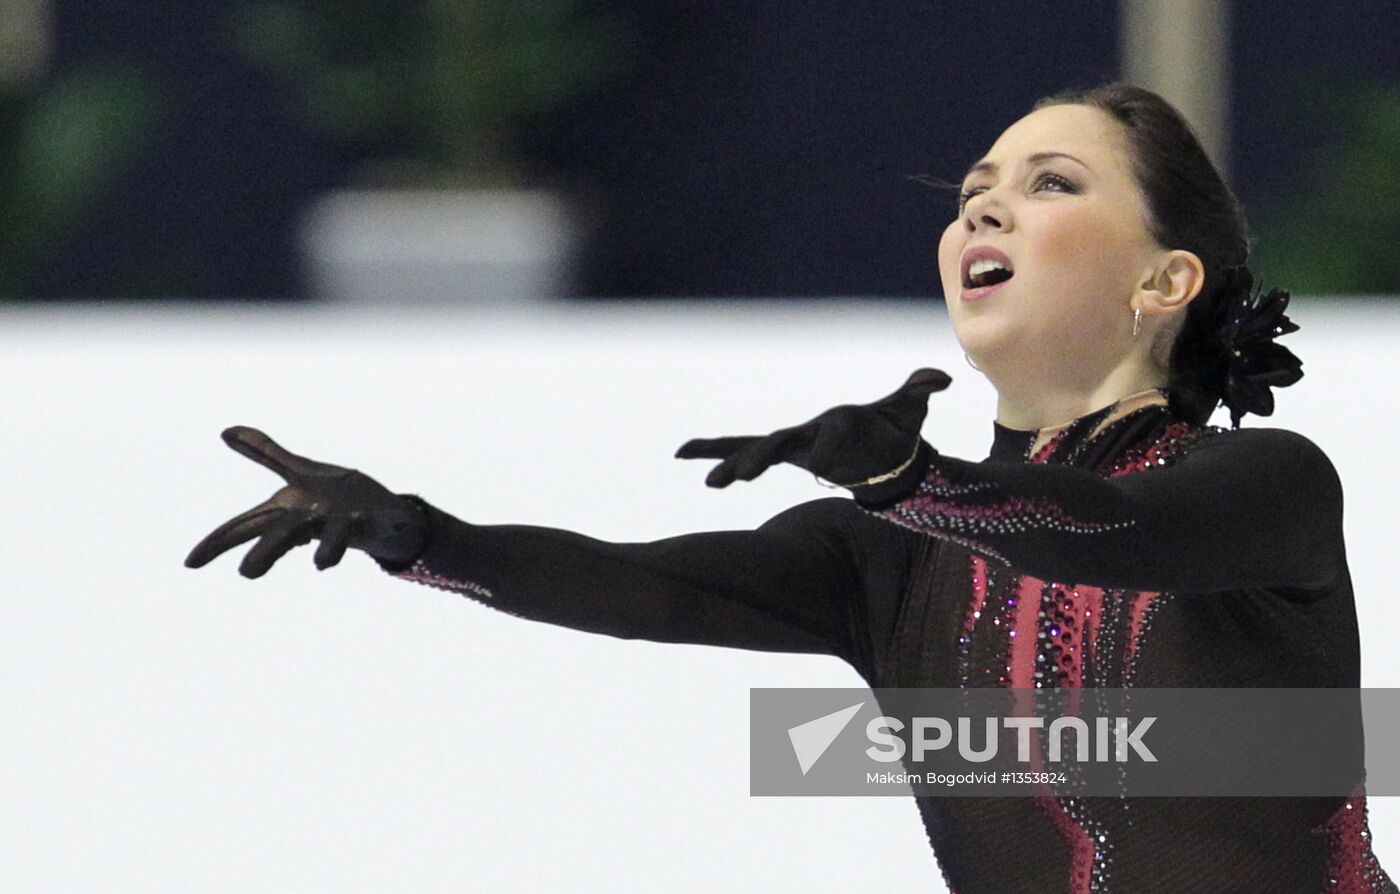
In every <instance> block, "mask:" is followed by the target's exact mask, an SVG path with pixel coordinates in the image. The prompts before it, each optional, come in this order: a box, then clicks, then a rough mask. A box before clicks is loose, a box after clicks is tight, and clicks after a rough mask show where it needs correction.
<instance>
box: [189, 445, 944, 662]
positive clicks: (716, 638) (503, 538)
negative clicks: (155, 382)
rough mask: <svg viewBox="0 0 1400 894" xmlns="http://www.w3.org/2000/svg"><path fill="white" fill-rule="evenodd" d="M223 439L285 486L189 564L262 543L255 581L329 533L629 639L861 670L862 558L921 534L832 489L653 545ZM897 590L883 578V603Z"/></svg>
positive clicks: (253, 559) (249, 570)
mask: <svg viewBox="0 0 1400 894" xmlns="http://www.w3.org/2000/svg"><path fill="white" fill-rule="evenodd" d="M223 439H224V441H225V442H226V443H227V444H228V445H229V446H230V447H232V448H233V449H234V450H236V451H238V452H239V453H241V454H243V455H244V456H246V457H248V458H249V459H251V460H253V461H255V462H257V463H259V464H261V465H263V466H266V467H267V468H269V469H271V470H272V471H274V472H276V473H277V474H278V475H280V476H282V478H283V479H284V480H285V481H286V486H285V487H283V488H281V489H280V490H278V491H277V492H276V493H274V494H273V495H272V497H270V498H269V499H267V500H264V501H263V502H262V503H259V504H258V505H257V506H254V507H253V508H252V509H249V510H247V511H245V512H243V513H240V514H239V515H237V516H234V517H233V518H231V519H229V520H228V521H226V522H224V523H223V524H222V525H220V526H219V527H217V528H216V529H214V531H212V532H211V533H210V534H208V535H207V536H206V537H205V538H204V539H203V540H201V541H200V542H199V543H198V544H196V545H195V547H194V549H192V550H191V551H190V553H189V555H188V556H187V557H186V559H185V564H186V565H187V566H188V567H190V568H200V567H203V566H204V565H206V564H208V563H209V562H211V561H213V560H214V559H215V558H217V557H218V556H219V555H221V554H223V553H224V552H227V551H228V550H230V549H232V548H234V547H236V546H238V545H239V544H242V543H246V542H247V541H249V540H254V539H256V540H257V543H256V544H254V546H253V547H252V549H250V550H249V551H248V552H247V554H246V555H245V556H244V557H243V560H242V562H240V563H239V573H241V574H243V575H244V576H245V577H249V578H258V577H262V576H263V575H264V574H266V573H267V572H268V571H269V570H270V569H271V567H272V566H273V564H275V563H276V562H277V561H278V560H279V559H281V558H282V556H284V555H286V554H287V553H288V552H290V551H291V550H293V549H295V548H296V547H298V546H302V545H304V544H307V543H309V542H311V541H312V540H319V541H320V544H319V545H318V546H317V548H316V552H315V556H314V560H315V563H316V567H317V568H321V569H325V568H329V567H331V566H333V565H335V564H337V563H338V562H339V561H340V559H341V557H342V556H343V555H344V554H345V551H346V550H347V549H351V548H353V549H358V550H361V551H363V552H365V553H367V554H368V555H370V556H371V557H373V558H374V559H375V561H377V562H378V563H379V564H380V565H381V567H383V568H384V569H385V570H388V571H391V572H392V573H395V574H398V575H399V576H401V577H405V578H408V579H411V580H417V581H420V582H422V583H425V584H430V585H435V586H440V587H443V588H445V589H449V590H453V591H455V592H459V593H463V594H465V595H468V596H470V597H472V598H474V599H476V600H478V601H480V602H484V603H486V604H488V605H491V606H494V607H496V608H499V609H502V610H504V611H507V612H510V613H512V614H515V615H519V616H521V617H526V618H532V619H534V620H539V621H546V622H549V623H552V624H561V625H564V626H568V627H574V628H577V629H579V630H586V631H590V632H594V633H606V634H610V635H612V636H618V637H624V638H629V639H630V638H645V639H651V640H657V641H661V642H689V643H705V644H711V645H723V646H734V647H738V648H747V649H759V650H768V651H783V652H818V653H827V654H832V655H837V656H840V657H842V658H845V659H846V660H847V661H849V662H851V663H852V664H855V665H856V666H857V668H858V669H861V668H862V667H863V665H862V664H859V663H858V662H859V661H860V660H861V659H860V656H861V655H868V645H867V644H868V642H869V635H868V634H867V633H865V632H864V631H866V630H867V629H868V625H867V621H866V617H867V616H866V605H865V601H864V600H865V587H864V581H863V575H862V569H863V568H866V567H870V566H871V565H872V564H875V565H880V564H881V561H882V560H881V559H880V558H879V557H876V558H875V559H871V558H870V557H869V556H868V555H867V554H866V550H868V549H869V548H872V547H873V548H875V549H877V550H881V551H882V552H881V555H883V554H884V552H887V551H888V550H889V549H895V550H899V549H907V547H908V539H909V538H907V537H891V536H888V532H887V531H886V530H885V528H886V526H883V525H881V524H880V523H879V522H878V521H874V520H872V519H870V518H869V517H868V516H867V515H865V514H864V513H862V512H861V511H860V509H859V508H858V507H857V506H855V505H854V504H852V503H851V502H850V501H849V500H842V499H834V498H833V499H824V500H814V501H811V502H808V503H803V504H801V505H799V506H795V507H793V508H791V509H788V510H786V511H784V512H781V513H779V514H778V515H776V516H774V517H773V518H771V519H769V520H768V521H767V522H765V523H764V524H762V525H760V526H759V527H758V528H757V529H755V530H749V531H714V532H706V533H698V534H687V535H682V536H678V537H671V538H667V539H664V540H658V541H655V542H651V543H607V542H604V541H601V540H595V539H593V538H591V537H586V536H584V535H582V534H576V533H573V532H571V531H562V530H558V529H553V528H542V527H532V526H528V525H472V524H468V523H467V522H464V521H461V520H460V519H457V518H454V517H452V516H451V515H448V514H447V513H445V512H443V511H441V510H440V509H437V508H436V507H434V506H432V505H430V504H428V503H426V502H425V501H423V500H421V499H419V498H417V497H413V496H404V495H398V494H394V493H392V492H391V491H389V490H388V489H386V488H385V487H384V486H383V485H381V484H379V483H378V482H377V481H375V480H374V479H372V478H370V477H369V476H367V475H365V474H363V473H362V472H359V471H358V470H355V469H350V468H346V467H344V466H338V465H333V464H330V463H324V462H319V461H317V460H313V459H308V458H307V457H304V456H298V455H297V454H294V453H291V452H289V451H287V450H286V449H284V448H283V447H282V446H281V445H279V444H277V443H276V442H275V441H273V440H272V439H271V438H269V437H268V436H267V435H266V434H264V433H263V432H260V431H258V430H257V429H253V428H248V427H246V426H234V427H232V428H229V429H226V430H225V431H224V432H223ZM916 540H917V538H916ZM896 589H897V588H894V587H884V588H882V592H884V591H888V592H885V597H886V601H889V599H890V598H893V597H892V594H894V593H895V591H896ZM889 614H890V612H889V611H888V610H885V611H882V612H881V613H880V617H882V618H886V617H888V616H889Z"/></svg>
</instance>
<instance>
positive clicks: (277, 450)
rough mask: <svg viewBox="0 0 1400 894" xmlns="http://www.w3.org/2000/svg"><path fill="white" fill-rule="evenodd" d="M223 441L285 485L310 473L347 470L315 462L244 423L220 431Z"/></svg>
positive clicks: (311, 474) (300, 479)
mask: <svg viewBox="0 0 1400 894" xmlns="http://www.w3.org/2000/svg"><path fill="white" fill-rule="evenodd" d="M220 437H222V438H223V439H224V443H225V444H228V445H229V446H230V447H232V448H233V449H234V450H236V451H238V452H239V453H241V454H243V455H244V456H246V457H248V458H249V459H251V460H252V461H253V462H255V463H258V464H259V465H262V466H266V467H267V468H269V469H271V470H272V471H274V472H276V473H277V474H278V475H281V476H282V477H283V478H284V479H286V481H287V483H288V484H296V483H299V482H301V481H302V480H304V479H305V478H307V477H309V476H313V475H325V474H327V473H330V472H339V471H347V470H346V469H345V468H344V467H343V466H335V465H331V464H330V463H322V462H317V461H316V460H314V459H307V458H306V457H304V456H298V455H296V454H295V453H291V452H290V451H288V450H286V449H284V448H283V447H282V446H281V445H280V444H278V443H277V442H276V441H274V440H272V439H271V438H269V437H268V436H267V435H265V434H263V433H262V432H260V431H258V430H257V429H256V428H249V427H248V426H246V425H234V426H231V427H229V428H226V429H224V430H223V432H222V434H221V435H220Z"/></svg>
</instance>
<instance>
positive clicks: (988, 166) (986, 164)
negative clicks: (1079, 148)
mask: <svg viewBox="0 0 1400 894" xmlns="http://www.w3.org/2000/svg"><path fill="white" fill-rule="evenodd" d="M1049 158H1068V159H1069V160H1070V161H1073V162H1078V163H1079V164H1081V165H1084V167H1085V168H1088V167H1089V166H1088V165H1086V164H1084V162H1082V161H1079V159H1077V158H1075V157H1074V156H1073V155H1070V154H1069V153H1068V152H1037V153H1036V154H1034V155H1032V156H1030V157H1029V158H1027V159H1026V161H1028V162H1030V163H1031V164H1033V165H1034V164H1040V163H1041V162H1042V161H1045V160H1046V159H1049ZM983 171H986V172H987V173H988V174H995V173H996V172H997V166H996V162H991V161H987V160H986V159H985V158H984V159H982V160H981V161H979V162H977V163H976V164H975V165H973V166H972V167H970V168H968V169H967V173H966V174H963V179H964V180H966V179H967V178H968V177H971V176H972V175H973V174H980V173H981V172H983Z"/></svg>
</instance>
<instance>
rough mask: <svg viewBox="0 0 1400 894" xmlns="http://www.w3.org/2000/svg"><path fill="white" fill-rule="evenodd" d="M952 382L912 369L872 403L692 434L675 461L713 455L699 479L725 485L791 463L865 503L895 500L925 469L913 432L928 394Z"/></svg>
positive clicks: (923, 448)
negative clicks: (788, 423)
mask: <svg viewBox="0 0 1400 894" xmlns="http://www.w3.org/2000/svg"><path fill="white" fill-rule="evenodd" d="M951 382H952V379H951V377H949V375H948V374H947V373H945V372H943V371H942V370H940V369H919V370H915V371H914V373H913V374H912V375H910V376H909V378H908V380H906V381H905V383H904V384H903V385H901V386H900V387H899V389H898V390H896V391H895V392H893V393H892V394H889V395H887V396H886V397H883V398H881V399H880V400H877V401H875V402H874V403H870V404H860V405H857V404H842V405H841V406H838V407H833V408H832V409H830V410H827V411H826V412H825V413H822V414H821V415H819V416H817V417H815V418H814V419H812V420H810V421H808V422H805V423H803V424H802V425H797V426H793V427H791V428H782V429H779V430H777V431H775V432H773V433H772V434H770V435H746V436H738V437H728V438H697V439H694V440H691V441H687V442H686V443H685V444H683V445H681V448H680V449H679V450H677V451H676V457H677V458H679V459H719V460H723V462H721V463H720V464H719V465H717V466H715V467H714V468H713V469H711V470H710V474H709V475H708V476H706V478H705V483H706V484H708V485H709V486H710V487H727V486H728V485H729V484H731V483H733V482H734V480H735V479H740V480H743V481H752V480H753V479H755V478H757V477H758V476H759V475H761V474H763V472H764V471H765V470H766V469H768V468H769V467H770V466H773V465H776V464H778V463H783V462H785V463H791V464H792V465H795V466H797V467H799V468H802V469H806V470H807V471H809V472H811V473H812V474H813V475H816V476H818V477H819V478H825V479H826V480H827V481H831V482H833V483H835V484H837V485H839V486H841V487H845V488H847V489H849V490H850V491H851V492H852V494H854V495H855V497H856V499H857V501H859V502H861V503H862V504H865V505H879V504H888V503H892V502H897V501H898V500H899V499H902V498H903V497H904V496H907V495H908V494H909V493H911V492H912V491H913V490H914V489H915V488H916V487H917V486H918V483H919V482H920V481H921V480H923V477H924V473H925V472H926V471H927V469H928V460H929V453H930V451H932V449H933V448H931V447H929V446H928V444H927V443H925V442H924V440H923V438H921V437H920V436H919V429H920V427H921V426H922V425H923V422H924V418H925V417H926V416H927V415H928V396H929V395H930V394H932V393H933V392H935V391H942V390H943V389H945V388H947V387H948V385H949V383H951Z"/></svg>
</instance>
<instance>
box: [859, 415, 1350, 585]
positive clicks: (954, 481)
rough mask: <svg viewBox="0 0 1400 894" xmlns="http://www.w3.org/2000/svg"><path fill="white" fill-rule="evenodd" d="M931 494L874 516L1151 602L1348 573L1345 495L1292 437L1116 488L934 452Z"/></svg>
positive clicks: (1218, 443)
mask: <svg viewBox="0 0 1400 894" xmlns="http://www.w3.org/2000/svg"><path fill="white" fill-rule="evenodd" d="M925 446H926V449H927V452H928V467H927V470H926V471H925V472H924V474H923V478H922V480H921V481H920V482H919V484H918V486H917V489H916V490H915V491H914V492H913V493H912V494H911V495H910V496H907V497H905V498H904V499H902V500H901V501H899V502H897V503H895V504H894V505H891V506H884V507H881V508H870V509H869V511H872V512H874V513H875V514H877V515H879V516H881V517H883V518H886V519H888V520H890V521H893V522H896V523H898V524H900V525H903V526H905V527H908V528H912V529H914V530H917V531H921V532H923V533H926V534H930V535H933V536H937V537H946V538H949V539H953V540H957V541H959V542H961V543H963V544H965V545H967V546H969V547H970V548H972V549H974V550H976V551H979V552H981V553H983V554H984V555H987V556H988V557H991V558H995V559H1000V560H1002V561H1004V562H1007V563H1009V564H1011V565H1013V566H1015V567H1016V568H1018V569H1021V570H1023V571H1025V572H1026V573H1028V574H1033V575H1035V576H1037V577H1040V578H1043V579H1046V580H1054V581H1063V582H1075V583H1085V584H1093V585H1097V586H1107V587H1125V588H1131V589H1143V590H1170V589H1179V590H1184V591H1217V590H1227V589H1237V588H1242V587H1273V588H1281V589H1297V590H1316V589H1321V588H1326V587H1328V586H1330V585H1332V584H1334V583H1336V581H1337V580H1338V579H1339V577H1340V576H1341V575H1342V574H1343V573H1344V571H1345V561H1346V560H1345V550H1344V547H1343V539H1342V488H1341V482H1340V481H1339V479H1338V476H1337V473H1336V470H1335V469H1334V468H1333V466H1332V463H1331V462H1330V461H1329V460H1328V458H1327V456H1326V454H1324V453H1323V452H1322V450H1321V449H1319V448H1318V447H1317V446H1316V445H1315V444H1313V443H1312V442H1311V441H1310V440H1308V439H1307V438H1306V437H1304V436H1302V435H1300V434H1297V433H1295V432H1291V431H1287V430H1285V429H1272V428H1258V429H1238V430H1234V431H1225V432H1216V433H1208V434H1204V435H1202V436H1201V437H1200V438H1199V440H1197V441H1196V442H1195V443H1193V444H1191V445H1189V446H1188V447H1187V449H1185V450H1184V451H1183V452H1182V453H1181V454H1180V455H1178V456H1177V457H1175V458H1174V460H1171V461H1170V464H1168V465H1161V466H1156V465H1154V466H1151V467H1149V468H1147V469H1145V470H1142V471H1139V472H1134V473H1132V474H1127V475H1120V476H1116V477H1103V476H1101V475H1099V474H1097V473H1095V472H1092V471H1090V470H1088V469H1083V468H1078V467H1073V466H1064V465H1057V464H1038V463H1017V462H1004V461H993V460H986V461H983V462H977V463H974V462H969V461H967V460H962V459H957V458H955V457H951V456H943V455H941V454H938V453H937V452H936V451H934V450H933V449H932V448H927V445H925Z"/></svg>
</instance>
